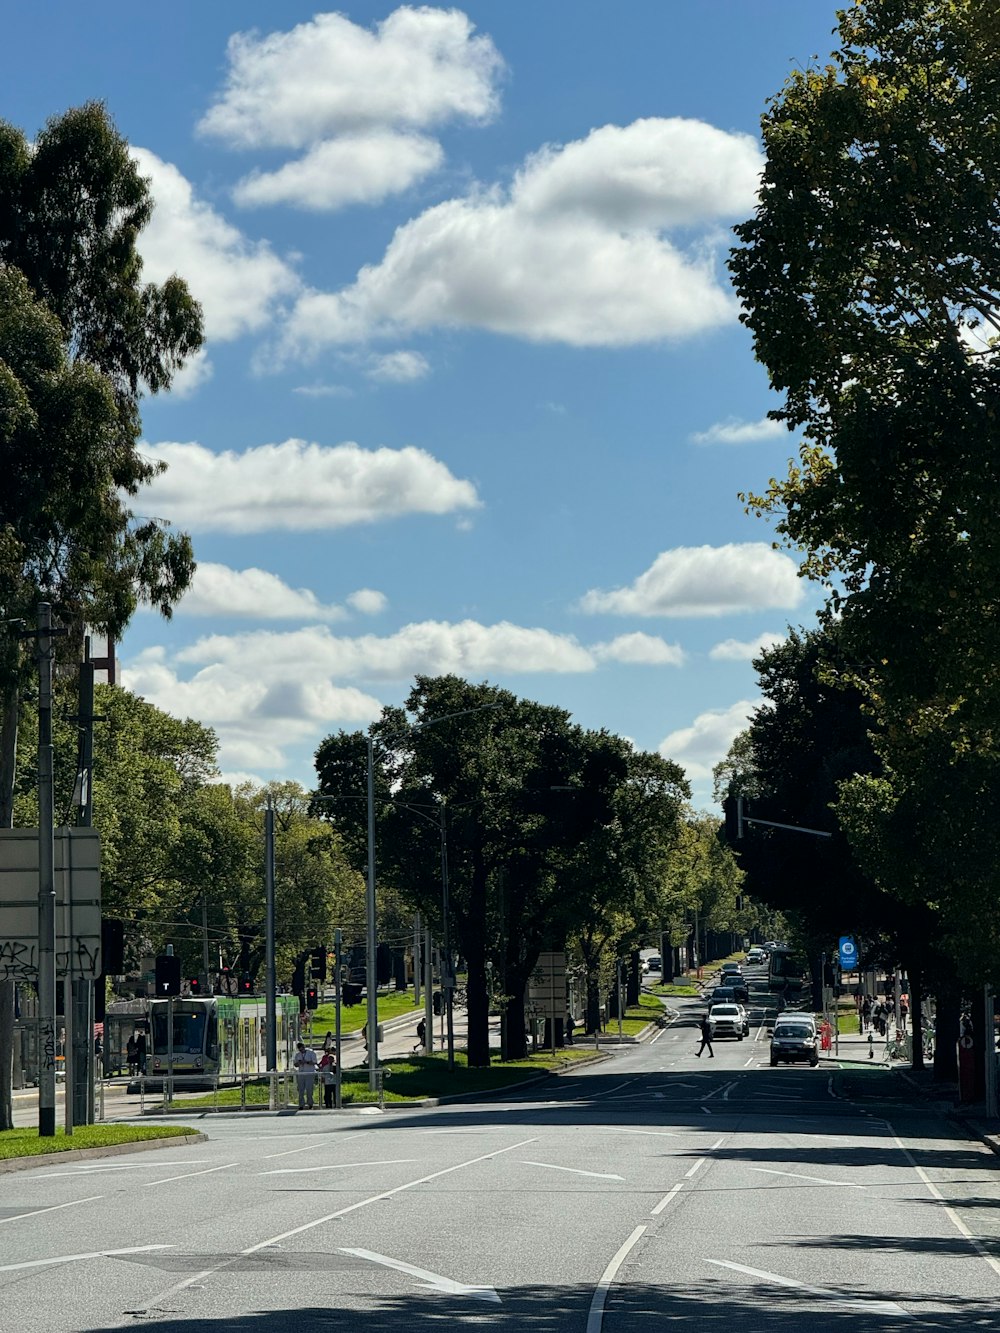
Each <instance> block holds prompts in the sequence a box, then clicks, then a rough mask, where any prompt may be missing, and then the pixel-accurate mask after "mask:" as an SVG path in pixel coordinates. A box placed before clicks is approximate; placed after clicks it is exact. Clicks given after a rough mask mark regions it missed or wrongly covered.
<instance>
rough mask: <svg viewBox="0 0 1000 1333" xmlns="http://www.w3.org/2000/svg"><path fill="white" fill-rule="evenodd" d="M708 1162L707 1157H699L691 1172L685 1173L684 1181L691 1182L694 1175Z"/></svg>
mask: <svg viewBox="0 0 1000 1333" xmlns="http://www.w3.org/2000/svg"><path fill="white" fill-rule="evenodd" d="M707 1161H708V1158H707V1157H699V1158H698V1160H697V1162H695V1164H694V1166H692V1167H691V1168H690V1169H689V1170H687V1171H685V1172H684V1179H685V1180H690V1179H691V1177H692V1176H693V1175H694V1173H695V1172H696V1171H700V1170H701V1168H702V1167H703V1166H704V1165H705V1163H706V1162H707Z"/></svg>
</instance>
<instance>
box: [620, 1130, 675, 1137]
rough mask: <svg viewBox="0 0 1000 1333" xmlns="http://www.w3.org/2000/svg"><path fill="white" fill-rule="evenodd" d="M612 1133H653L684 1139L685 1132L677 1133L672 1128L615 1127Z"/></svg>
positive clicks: (659, 1135) (658, 1135)
mask: <svg viewBox="0 0 1000 1333" xmlns="http://www.w3.org/2000/svg"><path fill="white" fill-rule="evenodd" d="M611 1132H612V1134H652V1135H653V1136H654V1137H655V1138H658V1139H659V1138H663V1139H683V1138H685V1137H686V1135H684V1134H677V1133H675V1132H674V1131H673V1130H672V1129H613V1130H612V1131H611Z"/></svg>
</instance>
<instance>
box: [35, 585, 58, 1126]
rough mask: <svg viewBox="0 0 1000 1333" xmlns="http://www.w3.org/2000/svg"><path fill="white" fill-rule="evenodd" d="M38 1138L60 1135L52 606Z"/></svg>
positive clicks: (44, 708)
mask: <svg viewBox="0 0 1000 1333" xmlns="http://www.w3.org/2000/svg"><path fill="white" fill-rule="evenodd" d="M37 635H38V1136H39V1138H54V1137H55V1132H56V881H55V830H54V815H53V790H52V782H53V776H52V607H51V606H50V605H49V603H48V602H39V604H38V628H37Z"/></svg>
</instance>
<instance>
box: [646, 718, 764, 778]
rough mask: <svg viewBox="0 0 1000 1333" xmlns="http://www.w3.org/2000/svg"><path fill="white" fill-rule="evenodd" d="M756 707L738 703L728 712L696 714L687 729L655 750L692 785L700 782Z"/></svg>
mask: <svg viewBox="0 0 1000 1333" xmlns="http://www.w3.org/2000/svg"><path fill="white" fill-rule="evenodd" d="M757 707H758V704H757V703H754V702H752V701H750V700H748V699H741V700H740V701H739V703H735V704H732V705H731V706H730V707H729V708H710V709H709V710H708V711H707V712H705V713H699V714H698V716H697V717H696V718H695V720H694V721H693V722H692V723H691V725H690V726H689V727H681V728H679V730H677V731H672V732H671V733H670V735H669V736H667V737H665V738H664V740H663V741H661V742H660V745H659V746H658V749H659V752H660V754H661V755H663V757H664V758H665V759H673V760H674V761H675V762H676V763H678V764H681V765H682V766H683V767H684V768H685V769H686V770H687V773H688V776H689V777H690V778H692V779H693V780H694V781H704V780H706V779H708V778H710V777H711V776H712V769H713V768H714V767H715V765H716V764H717V763H719V761H720V760H722V759H724V758H725V757H726V754H727V753H728V750H729V747H730V745H732V743H733V741H734V740H735V739H736V737H737V736H738V735H739V733H740V732H741V731H744V730H745V729H746V728H747V726H748V725H749V722H750V715H751V713H752V712H753V711H754V709H756V708H757Z"/></svg>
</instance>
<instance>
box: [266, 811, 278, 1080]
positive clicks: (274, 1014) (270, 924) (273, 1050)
mask: <svg viewBox="0 0 1000 1333" xmlns="http://www.w3.org/2000/svg"><path fill="white" fill-rule="evenodd" d="M264 888H265V898H266V909H267V910H266V923H267V924H266V939H265V943H264V951H265V962H264V968H265V976H266V979H265V982H264V988H265V993H264V1013H265V1018H266V1022H267V1067H268V1069H269V1070H270V1071H272V1072H273V1071H274V1070H276V1069H277V1068H278V1002H277V998H276V995H275V992H276V990H277V988H278V976H277V971H276V968H275V949H274V802H273V800H272V799H271V793H270V792H268V794H267V805H266V806H265V807H264ZM271 1086H272V1087H274V1084H273V1083H272V1084H271Z"/></svg>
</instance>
